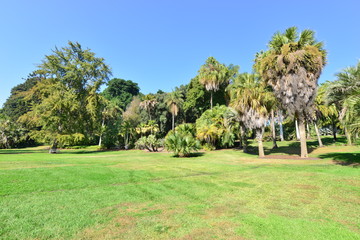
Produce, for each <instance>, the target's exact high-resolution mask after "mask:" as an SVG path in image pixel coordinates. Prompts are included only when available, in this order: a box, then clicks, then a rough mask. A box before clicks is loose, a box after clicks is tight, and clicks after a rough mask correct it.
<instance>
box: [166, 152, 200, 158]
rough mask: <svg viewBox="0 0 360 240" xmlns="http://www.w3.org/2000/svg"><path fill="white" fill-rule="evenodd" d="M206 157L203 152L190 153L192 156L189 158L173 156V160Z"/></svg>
mask: <svg viewBox="0 0 360 240" xmlns="http://www.w3.org/2000/svg"><path fill="white" fill-rule="evenodd" d="M204 155H205V153H203V152H194V153H190V155H189V156H187V157H180V156H176V155H174V156H173V158H185V159H186V158H196V157H201V156H204Z"/></svg>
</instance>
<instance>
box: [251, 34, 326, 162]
mask: <svg viewBox="0 0 360 240" xmlns="http://www.w3.org/2000/svg"><path fill="white" fill-rule="evenodd" d="M268 46H269V49H268V50H267V51H266V52H260V53H258V54H257V56H256V59H255V68H256V70H257V71H258V72H259V73H260V75H261V77H262V78H263V80H264V81H265V82H266V83H267V84H268V85H270V86H271V87H272V88H273V90H274V93H275V95H276V97H277V98H278V100H279V102H280V105H281V107H282V108H283V109H284V110H286V111H287V113H288V114H290V115H293V116H295V118H296V119H298V122H299V131H300V142H301V157H302V158H306V157H308V151H307V146H306V131H305V123H306V120H307V119H309V118H310V116H311V114H312V112H313V102H314V98H315V96H316V88H317V81H318V78H319V77H320V74H321V71H322V69H323V67H324V65H325V61H326V52H325V50H324V49H323V44H322V43H321V42H317V41H316V40H315V38H314V32H313V31H311V30H304V31H302V32H301V33H300V34H298V31H297V28H296V27H291V28H288V29H286V30H285V32H284V33H280V32H277V33H275V34H274V35H273V37H272V39H271V41H270V42H269V45H268Z"/></svg>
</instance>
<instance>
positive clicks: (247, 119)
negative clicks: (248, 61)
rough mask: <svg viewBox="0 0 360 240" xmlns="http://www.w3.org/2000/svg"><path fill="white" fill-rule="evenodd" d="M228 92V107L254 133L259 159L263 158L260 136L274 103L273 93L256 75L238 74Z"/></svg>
mask: <svg viewBox="0 0 360 240" xmlns="http://www.w3.org/2000/svg"><path fill="white" fill-rule="evenodd" d="M228 90H229V93H230V106H231V107H233V108H234V109H236V110H237V111H238V112H239V115H240V117H241V121H242V122H243V124H244V125H245V127H246V128H248V129H254V130H255V131H256V138H257V140H258V148H259V157H264V156H265V154H264V147H263V143H262V136H263V133H264V127H265V123H266V121H267V120H268V117H269V114H270V111H271V109H272V107H273V105H274V103H275V97H274V95H273V93H272V92H270V91H268V89H266V88H265V86H264V84H263V83H261V82H260V81H259V78H258V76H257V75H256V74H249V73H243V74H240V75H239V76H238V77H237V78H236V79H235V81H234V83H233V85H232V86H231V87H229V88H228Z"/></svg>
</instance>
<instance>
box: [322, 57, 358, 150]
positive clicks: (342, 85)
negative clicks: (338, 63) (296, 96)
mask: <svg viewBox="0 0 360 240" xmlns="http://www.w3.org/2000/svg"><path fill="white" fill-rule="evenodd" d="M336 76H337V80H336V81H334V82H331V83H329V87H328V89H327V101H328V104H330V105H332V104H334V105H335V106H336V107H337V109H338V110H339V119H340V123H341V126H342V127H343V128H344V129H345V133H346V134H347V137H348V143H349V144H351V142H352V140H354V139H353V138H354V136H355V135H356V134H359V133H360V120H359V119H360V61H359V62H358V64H357V65H356V66H352V67H348V68H346V69H344V70H343V71H342V72H340V73H338V74H337V75H336Z"/></svg>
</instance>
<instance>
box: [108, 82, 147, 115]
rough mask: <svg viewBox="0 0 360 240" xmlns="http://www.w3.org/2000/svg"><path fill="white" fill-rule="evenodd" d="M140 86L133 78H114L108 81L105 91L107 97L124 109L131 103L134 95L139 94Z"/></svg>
mask: <svg viewBox="0 0 360 240" xmlns="http://www.w3.org/2000/svg"><path fill="white" fill-rule="evenodd" d="M139 91H140V88H139V86H138V84H137V83H134V82H133V81H131V80H124V79H120V78H113V79H111V80H110V81H109V82H108V83H107V88H105V90H104V91H103V95H104V96H105V98H107V99H109V100H111V101H114V102H116V104H117V105H118V106H119V107H120V108H121V109H123V110H125V109H126V107H127V106H128V105H129V104H130V102H131V101H132V99H133V97H134V96H137V95H139Z"/></svg>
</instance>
